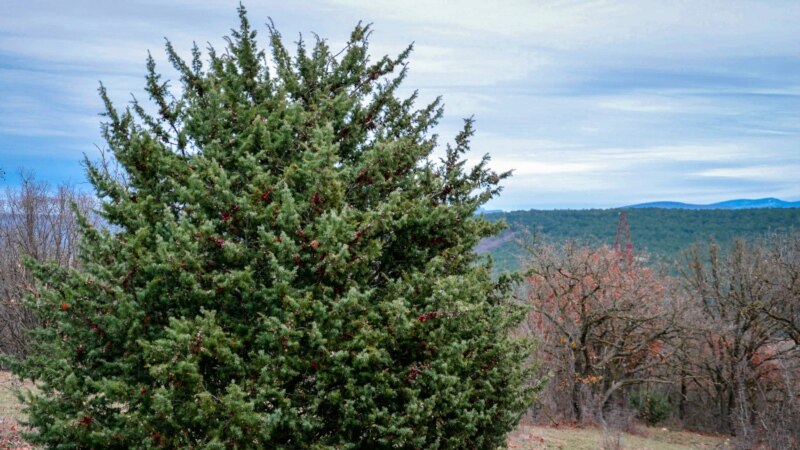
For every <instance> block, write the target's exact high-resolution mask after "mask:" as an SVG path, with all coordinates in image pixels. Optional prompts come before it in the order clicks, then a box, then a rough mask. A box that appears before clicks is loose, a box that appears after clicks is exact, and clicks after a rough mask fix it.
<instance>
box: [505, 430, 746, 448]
mask: <svg viewBox="0 0 800 450" xmlns="http://www.w3.org/2000/svg"><path fill="white" fill-rule="evenodd" d="M508 448H509V450H550V449H565V450H567V449H568V450H597V449H609V450H617V449H629V450H634V449H635V450H689V449H708V450H711V449H719V450H723V449H727V448H731V446H730V443H729V441H728V440H726V439H725V438H722V437H717V436H706V435H701V434H696V433H689V432H685V431H670V430H667V429H666V428H651V427H641V428H639V429H638V430H636V432H635V433H634V434H630V433H619V432H611V431H604V430H602V429H599V428H577V427H564V426H562V427H558V428H551V427H535V426H525V425H523V426H520V428H519V429H518V430H517V431H516V432H515V433H513V435H512V436H511V438H510V439H509V445H508Z"/></svg>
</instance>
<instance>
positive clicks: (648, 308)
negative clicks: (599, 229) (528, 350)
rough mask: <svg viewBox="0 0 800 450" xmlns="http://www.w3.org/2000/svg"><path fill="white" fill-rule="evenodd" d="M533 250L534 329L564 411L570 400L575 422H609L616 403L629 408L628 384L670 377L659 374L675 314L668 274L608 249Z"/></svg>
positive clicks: (531, 319)
mask: <svg viewBox="0 0 800 450" xmlns="http://www.w3.org/2000/svg"><path fill="white" fill-rule="evenodd" d="M532 252H533V254H532V256H531V261H530V266H529V274H530V275H529V276H528V279H527V281H528V283H527V286H528V290H529V293H528V299H529V301H530V303H531V305H532V306H533V309H532V312H531V314H530V316H529V320H528V328H529V330H530V333H531V334H533V335H534V336H536V337H538V338H539V340H540V342H541V344H540V347H539V350H540V353H541V355H540V356H541V358H542V364H543V365H544V366H545V367H547V368H549V369H550V371H551V373H552V374H553V380H552V383H551V389H553V390H555V391H556V392H557V393H556V394H555V395H556V396H557V397H558V398H559V399H560V400H559V401H557V402H556V403H559V405H558V407H559V409H560V412H561V414H562V415H566V414H567V413H566V411H565V409H567V408H565V407H566V406H567V405H565V404H564V403H565V402H566V401H567V399H568V403H569V407H568V408H571V412H572V415H573V417H574V418H575V419H577V420H579V421H586V420H591V419H592V418H596V419H598V420H600V421H603V419H604V417H603V411H604V410H605V409H606V408H607V407H609V406H610V403H611V402H612V401H616V403H618V404H619V406H624V404H625V395H624V394H625V392H627V390H628V388H631V387H633V386H641V385H648V384H653V383H664V382H668V381H669V380H667V379H665V378H663V377H660V376H658V371H657V368H658V367H659V366H661V365H663V362H664V360H665V359H666V358H667V357H668V355H667V353H666V352H667V351H668V349H669V346H668V345H665V343H666V341H668V340H669V339H670V338H671V337H672V335H673V333H674V330H675V328H674V320H675V317H676V313H675V309H674V308H668V307H667V306H668V303H669V301H670V299H669V298H668V297H667V293H668V292H669V291H668V290H667V289H666V287H665V279H664V278H663V277H660V276H658V275H657V274H656V273H654V272H653V271H652V270H651V269H649V268H647V267H646V266H645V265H644V264H643V263H642V262H641V261H640V260H635V259H634V260H631V261H628V260H627V259H626V258H624V257H621V256H620V255H618V254H617V253H615V252H614V251H612V250H610V249H609V248H607V247H602V248H599V249H591V248H588V247H580V246H577V245H575V244H571V243H568V244H566V245H564V246H563V247H561V248H557V247H555V246H551V245H539V246H536V247H535V248H533V249H532Z"/></svg>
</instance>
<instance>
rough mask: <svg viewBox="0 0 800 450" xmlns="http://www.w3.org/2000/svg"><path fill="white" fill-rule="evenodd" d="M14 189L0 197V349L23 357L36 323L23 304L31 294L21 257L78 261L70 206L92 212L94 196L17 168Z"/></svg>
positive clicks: (66, 262) (67, 263)
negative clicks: (28, 331)
mask: <svg viewBox="0 0 800 450" xmlns="http://www.w3.org/2000/svg"><path fill="white" fill-rule="evenodd" d="M21 176H22V183H21V185H20V186H19V188H16V189H14V188H7V189H6V190H5V192H4V193H3V195H2V196H0V354H7V355H13V356H17V357H20V356H24V355H25V353H26V349H27V341H26V334H25V330H26V329H28V328H30V327H31V326H32V325H34V324H35V323H36V317H35V315H34V314H33V313H32V312H31V311H29V310H28V309H27V308H26V307H25V306H24V304H23V296H24V295H26V294H35V286H34V284H33V279H32V276H31V273H30V271H29V270H28V268H27V267H26V265H25V258H32V259H33V260H36V261H50V262H54V263H56V264H59V265H61V266H64V267H68V266H74V265H75V264H76V263H77V260H76V255H77V250H78V243H79V239H80V234H79V230H78V226H77V225H78V224H77V221H76V220H77V218H76V216H75V213H74V211H73V205H74V206H75V207H77V209H78V211H80V212H81V213H82V214H84V215H88V214H91V209H92V207H93V205H94V202H93V198H92V197H91V196H89V195H86V194H81V193H79V192H77V191H75V190H74V189H73V188H70V187H68V186H66V185H62V186H59V187H58V188H57V189H56V190H55V191H51V189H50V186H49V185H48V184H47V183H45V182H41V181H36V179H35V178H34V176H33V175H32V174H30V173H22V174H21Z"/></svg>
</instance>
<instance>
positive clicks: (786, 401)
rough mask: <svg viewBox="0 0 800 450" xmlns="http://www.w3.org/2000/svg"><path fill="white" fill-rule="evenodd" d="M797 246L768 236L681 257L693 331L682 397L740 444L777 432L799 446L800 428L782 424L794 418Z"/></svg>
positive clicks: (684, 351) (787, 238)
mask: <svg viewBox="0 0 800 450" xmlns="http://www.w3.org/2000/svg"><path fill="white" fill-rule="evenodd" d="M797 246H798V238H797V235H796V234H794V235H774V236H771V237H770V238H769V239H767V240H766V241H765V242H761V243H755V244H753V243H748V242H745V241H743V240H739V241H737V242H736V243H735V244H734V245H733V246H732V248H730V249H728V250H727V251H725V252H723V251H722V249H720V248H719V247H718V246H717V245H715V244H711V245H709V246H708V249H707V251H702V250H701V249H700V247H698V246H695V247H693V248H692V249H690V250H689V251H688V252H687V253H686V258H685V264H684V267H683V269H682V280H683V289H684V292H685V293H686V295H687V297H688V298H689V299H691V302H690V303H689V304H688V305H687V306H688V307H687V311H688V312H687V314H686V317H687V323H688V322H691V323H692V325H693V326H692V327H691V328H692V331H693V332H692V333H690V334H689V335H688V337H687V340H688V345H685V346H683V347H681V353H682V356H683V357H682V358H681V361H683V362H684V363H685V365H684V366H683V369H682V372H683V373H684V374H687V375H688V376H687V379H688V380H689V383H690V386H689V392H688V393H687V397H690V398H689V401H690V402H692V403H694V404H695V405H696V406H698V408H693V409H695V410H701V411H703V412H704V414H703V415H705V416H706V417H710V418H712V419H713V421H714V422H715V423H714V427H713V428H715V429H716V431H720V432H732V433H736V434H737V436H738V437H739V440H740V442H742V443H743V445H745V446H750V445H754V442H757V441H758V442H763V441H764V440H765V439H766V438H767V437H771V438H775V437H776V436H778V434H776V433H783V434H782V435H781V436H783V438H786V439H784V441H782V442H784V443H785V442H790V441H793V442H795V443H798V442H800V439H799V438H800V436H797V435H796V433H797V432H798V427H794V428H787V426H786V425H785V424H783V422H784V420H785V419H786V418H787V417H793V419H792V420H793V421H798V419H800V416H798V414H797V413H798V411H797V410H798V407H797V405H796V403H797V401H796V399H797V394H796V392H797V389H798V387H799V386H798V382H797V376H796V375H797V374H798V368H800V364H798V363H800V359H799V358H800V353H799V352H798V345H797V337H798V333H797V331H798V330H797V325H798V316H797V314H798V312H800V308H798V301H800V299H799V298H798V289H797V287H798V281H797V277H798V270H797V269H798V268H800V265H798V261H797V255H798V251H797ZM774 411H782V413H781V414H779V415H775V414H774ZM693 420H694V421H700V420H702V418H700V417H696V418H694V419H693ZM792 430H793V431H792ZM787 432H788V433H789V434H786V433H787ZM792 434H794V435H792ZM786 448H788V447H786Z"/></svg>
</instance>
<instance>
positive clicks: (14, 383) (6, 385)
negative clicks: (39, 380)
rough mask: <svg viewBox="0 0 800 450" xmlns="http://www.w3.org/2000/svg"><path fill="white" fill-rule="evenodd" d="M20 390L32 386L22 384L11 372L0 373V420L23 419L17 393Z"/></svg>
mask: <svg viewBox="0 0 800 450" xmlns="http://www.w3.org/2000/svg"><path fill="white" fill-rule="evenodd" d="M19 388H23V389H26V388H27V389H29V388H30V385H29V384H27V383H22V382H20V381H19V380H18V379H16V378H15V377H14V376H13V375H11V373H9V372H6V371H0V418H3V417H6V418H14V419H16V418H19V417H22V415H23V414H22V405H21V404H20V403H19V400H17V395H16V393H15V392H16V390H17V389H19Z"/></svg>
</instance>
